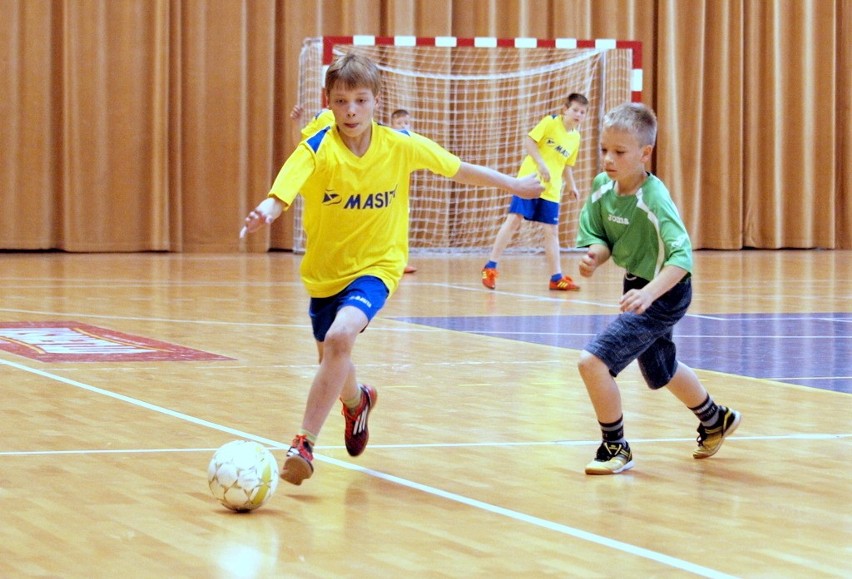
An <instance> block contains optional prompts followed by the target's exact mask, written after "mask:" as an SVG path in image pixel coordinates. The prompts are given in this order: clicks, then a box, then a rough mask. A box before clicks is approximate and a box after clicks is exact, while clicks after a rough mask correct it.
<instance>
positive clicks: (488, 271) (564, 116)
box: [482, 93, 589, 291]
mask: <svg viewBox="0 0 852 579" xmlns="http://www.w3.org/2000/svg"><path fill="white" fill-rule="evenodd" d="M588 108H589V100H588V99H587V98H586V97H585V96H583V95H581V94H579V93H571V94H570V95H568V98H566V99H565V103H564V104H563V105H562V112H561V114H558V115H547V116H546V117H544V118H543V119H541V121H539V123H538V124H537V125H536V126H535V127H534V128H533V130H531V131H530V132H529V133H528V134H527V136H526V137H525V138H524V148H525V149H526V151H527V156H526V157H525V158H524V161H523V163H521V168H520V170H519V171H518V174H519V175H526V174H529V173H530V172H533V171H538V174H539V176H540V177H541V180H542V182H543V183H544V193H542V194H541V197H540V198H538V199H522V198H520V197H517V196H515V197H512V202H511V203H510V205H509V215H507V216H506V221H504V222H503V225H502V226H501V227H500V231H498V232H497V238H496V239H495V240H494V246H493V247H492V248H491V256H490V257H489V258H488V263H486V264H485V267H483V268H482V285H484V286H485V287H487V288H488V289H495V288H496V287H497V262H498V260H499V259H500V256H501V255H503V252H504V251H505V250H506V247H508V245H509V242H511V241H512V237H514V235H515V233H516V232H517V231H518V229H519V228H520V227H521V223H522V222H523V221H524V220H527V221H537V222H539V223H541V224H542V229H543V231H544V253H545V259H546V261H547V267H548V273H549V274H550V283H549V285H548V287H549V288H550V289H552V290H561V291H566V290H577V289H580V286H578V285H576V284H575V283H574V280H572V279H571V278H570V277H569V276H565V275H562V265H561V264H560V259H559V202H560V200H561V198H562V191H563V190H564V189H565V188H566V187H567V188H568V191H569V192H570V193H571V195H572V197H574V199H579V198H580V192H579V191H578V190H577V184H576V183H575V182H574V172H573V170H572V167H573V166H574V163H575V162H576V161H577V152H578V151H579V150H580V132H579V130H578V127H579V126H580V123H582V122H583V119H584V118H586V112H587V110H588Z"/></svg>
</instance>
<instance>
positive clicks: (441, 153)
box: [409, 132, 461, 177]
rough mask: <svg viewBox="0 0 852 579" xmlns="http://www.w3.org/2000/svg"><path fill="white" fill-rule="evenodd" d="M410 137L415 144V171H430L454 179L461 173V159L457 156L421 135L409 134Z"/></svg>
mask: <svg viewBox="0 0 852 579" xmlns="http://www.w3.org/2000/svg"><path fill="white" fill-rule="evenodd" d="M409 137H410V138H411V141H412V143H414V144H415V166H414V170H417V169H428V170H429V171H431V172H432V173H435V174H437V175H441V176H443V177H452V176H454V175H455V174H456V173H458V172H459V168H460V167H461V159H460V158H459V157H458V156H457V155H454V154H452V153H450V152H449V151H447V150H446V149H445V148H444V147H442V146H441V145H439V144H438V143H436V142H435V141H433V140H432V139H429V138H428V137H424V136H423V135H421V134H419V133H414V132H412V133H409Z"/></svg>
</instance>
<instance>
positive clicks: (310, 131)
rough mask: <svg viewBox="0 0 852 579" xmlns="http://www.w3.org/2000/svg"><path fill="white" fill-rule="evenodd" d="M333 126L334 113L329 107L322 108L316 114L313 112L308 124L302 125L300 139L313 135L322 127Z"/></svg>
mask: <svg viewBox="0 0 852 579" xmlns="http://www.w3.org/2000/svg"><path fill="white" fill-rule="evenodd" d="M333 126H334V113H333V112H331V109H323V110H321V111H320V112H318V113H317V114H315V115H314V116H313V117H312V118H311V120H310V121H308V124H307V125H305V126H304V127H302V130H301V135H302V140H303V141H304V140H305V139H307V138H308V137H310V136H312V135H315V134H316V133H318V132H320V131H321V130H322V129H324V128H326V127H333Z"/></svg>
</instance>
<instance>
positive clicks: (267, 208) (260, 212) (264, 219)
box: [240, 197, 284, 239]
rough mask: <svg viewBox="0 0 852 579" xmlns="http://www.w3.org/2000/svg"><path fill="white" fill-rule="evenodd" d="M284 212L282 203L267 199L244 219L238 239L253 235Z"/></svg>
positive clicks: (274, 198) (274, 199)
mask: <svg viewBox="0 0 852 579" xmlns="http://www.w3.org/2000/svg"><path fill="white" fill-rule="evenodd" d="M283 211H284V203H283V202H282V201H281V200H280V199H278V198H276V197H267V198H266V199H264V200H263V201H261V202H260V204H259V205H258V206H257V207H255V208H254V209H252V211H251V212H250V213H249V214H248V217H246V224H245V225H243V228H242V229H241V230H240V239H242V238H243V237H245V236H246V234H247V233H254V232H255V231H257V230H258V229H260V228H261V227H262V226H263V225H266V224H268V223H272V222H273V221H275V220H276V219H278V217H279V216H280V215H281V213H282V212H283Z"/></svg>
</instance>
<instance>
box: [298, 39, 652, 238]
mask: <svg viewBox="0 0 852 579" xmlns="http://www.w3.org/2000/svg"><path fill="white" fill-rule="evenodd" d="M350 51H358V52H360V53H362V54H365V55H366V56H368V57H370V58H371V59H372V60H373V61H375V62H376V63H377V64H378V66H379V68H380V70H381V71H382V105H381V108H380V109H379V110H378V111H377V114H376V120H377V121H378V122H381V123H384V124H390V115H391V113H392V112H393V111H394V110H396V109H405V110H407V111H409V112H410V113H411V119H412V130H413V131H415V132H418V133H420V134H422V135H425V136H426V137H429V138H430V139H432V140H434V141H436V142H437V143H439V144H440V145H442V146H443V147H444V148H446V149H447V150H449V151H450V152H452V153H455V154H456V155H458V156H459V157H461V158H462V160H464V161H468V162H470V163H475V164H479V165H485V166H488V167H491V168H492V169H495V170H497V171H501V172H503V173H506V174H509V175H515V174H517V172H518V169H519V167H520V164H521V161H522V160H523V157H524V155H525V152H524V147H523V140H524V137H525V136H526V134H527V133H528V132H529V131H530V130H531V129H532V128H533V127H534V126H535V125H536V124H537V123H538V122H539V121H540V120H541V119H542V117H544V116H545V115H547V114H558V113H559V112H560V109H561V106H562V103H563V102H564V101H565V99H566V97H567V96H568V95H569V94H570V93H572V92H578V93H582V94H584V95H585V96H586V97H587V98H588V99H589V103H590V106H589V112H588V114H587V116H586V119H585V120H584V121H583V124H582V125H581V127H580V132H581V135H582V142H581V148H580V153H579V157H578V159H577V163H576V164H575V165H574V177H575V179H576V181H577V185H578V187H579V189H580V192H581V199H580V201H575V200H573V198H571V197H570V195H565V196H563V199H562V204H561V209H560V227H559V239H560V246H561V247H562V248H563V249H567V248H572V247H573V246H574V240H575V238H576V231H577V216H578V213H579V209H580V207H581V205H582V203H583V198H584V197H585V195H587V194H588V192H589V191H588V190H589V187H590V186H591V181H592V179H593V178H594V176H595V175H596V174H597V172H598V166H599V163H598V158H599V154H598V151H599V135H600V124H601V120H602V117H603V113H604V112H605V111H607V110H608V109H610V108H612V107H613V106H615V105H617V104H619V103H622V102H625V101H639V100H641V96H642V63H641V59H642V50H641V43H639V42H637V41H622V40H614V39H596V40H578V39H572V38H560V39H550V40H547V39H535V38H510V39H503V38H458V37H428V38H424V37H413V36H394V37H377V36H333V37H317V38H307V39H305V41H304V43H303V45H302V50H301V54H300V58H299V73H300V76H299V79H300V80H299V96H298V99H299V100H298V103H299V104H300V105H301V106H302V107H304V110H305V111H306V114H304V115H303V118H304V119H305V121H307V120H309V119H310V118H311V117H312V116H313V114H314V113H316V112H318V111H320V110H321V109H322V108H323V106H324V105H325V102H324V94H323V82H324V79H325V70H326V69H327V68H328V65H329V64H331V62H332V61H333V59H334V58H336V57H337V56H338V55H341V54H344V53H347V52H350ZM509 200H510V194H509V193H508V192H506V191H501V190H496V189H491V188H477V187H471V186H465V185H460V184H457V183H455V182H453V181H451V180H449V179H446V178H444V177H439V176H436V175H432V174H431V173H429V172H427V171H418V172H416V173H414V174H413V175H412V179H411V218H410V234H409V239H410V245H411V252H412V253H413V254H417V253H427V252H441V253H443V252H460V253H472V252H478V253H479V252H481V253H487V252H488V250H489V248H490V247H491V245H492V244H493V242H494V238H495V236H496V235H497V231H498V229H499V228H500V226H501V225H502V223H503V221H504V219H505V216H506V210H507V208H508V205H509ZM292 211H294V214H295V227H294V231H295V233H294V250H295V251H297V252H300V251H304V248H305V238H304V231H303V229H302V223H301V198H300V197H297V201H296V202H295V203H294V207H293V208H292ZM542 241H543V237H542V233H541V231H540V227H538V226H537V225H536V224H529V223H525V224H524V226H523V227H521V230H520V231H519V232H518V234H517V235H516V236H515V238H514V240H513V242H512V244H511V245H510V246H509V248H508V249H507V253H511V252H538V251H540V249H541V247H542Z"/></svg>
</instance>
